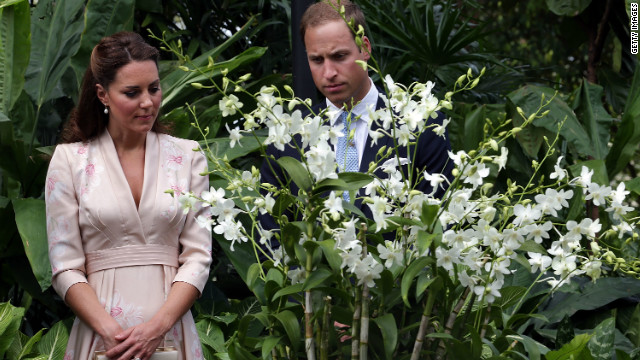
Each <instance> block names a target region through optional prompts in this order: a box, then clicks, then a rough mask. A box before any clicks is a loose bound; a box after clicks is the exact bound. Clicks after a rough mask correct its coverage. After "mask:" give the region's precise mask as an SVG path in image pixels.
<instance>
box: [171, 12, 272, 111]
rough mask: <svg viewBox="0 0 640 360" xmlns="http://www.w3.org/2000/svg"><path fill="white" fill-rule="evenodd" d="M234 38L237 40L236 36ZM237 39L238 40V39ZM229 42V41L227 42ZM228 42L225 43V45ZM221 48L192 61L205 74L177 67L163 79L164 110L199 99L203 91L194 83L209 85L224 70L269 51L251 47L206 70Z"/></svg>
mask: <svg viewBox="0 0 640 360" xmlns="http://www.w3.org/2000/svg"><path fill="white" fill-rule="evenodd" d="M245 27H246V25H245ZM232 38H235V35H234V36H233V37H232ZM232 38H230V39H229V40H231V39H232ZM235 39H236V40H237V38H235ZM229 40H227V42H228V41H229ZM227 42H225V44H226V43H227ZM223 45H224V44H223ZM223 45H221V46H223ZM221 46H219V47H216V48H213V49H211V50H209V51H207V52H206V53H204V54H202V55H200V56H198V57H197V58H195V59H193V60H192V62H193V65H194V66H197V67H200V68H201V69H202V70H206V72H205V73H200V72H199V71H195V72H193V71H192V72H185V71H183V70H180V69H178V68H177V66H176V68H175V70H174V71H173V72H171V73H169V74H167V75H165V76H164V77H163V78H162V79H161V82H162V93H163V99H162V107H163V108H165V107H166V108H168V109H173V108H176V107H179V106H182V105H184V104H185V103H186V102H190V100H191V99H193V98H194V97H195V98H197V96H198V94H200V93H201V90H198V89H196V88H194V87H193V86H192V85H191V84H192V83H194V82H199V83H204V84H206V83H209V82H210V81H211V80H212V79H214V78H217V77H220V76H221V75H222V71H223V70H225V69H226V70H228V71H229V72H231V71H233V70H235V69H236V68H238V67H242V66H246V65H248V64H250V63H252V62H254V61H256V60H257V59H259V58H260V57H262V55H264V53H265V51H266V50H267V49H266V48H261V47H251V48H249V49H247V50H245V51H244V52H242V53H241V54H239V55H236V56H234V57H233V58H231V59H229V60H226V61H219V62H217V63H215V65H214V66H213V67H212V68H210V69H206V65H207V62H208V58H209V56H211V57H212V58H214V59H215V58H216V57H217V56H218V55H219V52H220V51H221V49H220V47H221Z"/></svg>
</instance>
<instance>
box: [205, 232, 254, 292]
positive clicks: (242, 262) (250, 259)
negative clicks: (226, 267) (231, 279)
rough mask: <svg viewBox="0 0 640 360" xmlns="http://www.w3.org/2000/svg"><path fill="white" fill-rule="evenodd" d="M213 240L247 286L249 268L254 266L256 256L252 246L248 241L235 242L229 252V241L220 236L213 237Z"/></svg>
mask: <svg viewBox="0 0 640 360" xmlns="http://www.w3.org/2000/svg"><path fill="white" fill-rule="evenodd" d="M213 238H214V240H216V241H217V242H218V245H219V246H220V247H221V248H222V250H223V251H224V254H225V255H226V256H227V258H229V260H230V261H231V263H232V264H233V267H234V269H236V271H237V272H238V275H240V277H241V278H242V280H244V282H245V283H247V284H248V283H249V282H248V273H249V268H250V267H251V266H252V265H253V264H256V260H255V259H256V256H255V253H254V252H253V248H252V246H253V245H252V244H251V243H250V242H249V241H247V242H236V243H235V244H234V246H233V250H231V242H230V241H228V240H226V239H225V238H224V237H222V236H213Z"/></svg>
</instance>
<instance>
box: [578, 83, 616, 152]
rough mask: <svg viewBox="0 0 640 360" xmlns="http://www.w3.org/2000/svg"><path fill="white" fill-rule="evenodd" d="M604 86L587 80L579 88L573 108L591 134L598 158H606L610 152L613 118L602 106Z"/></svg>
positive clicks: (590, 137)
mask: <svg viewBox="0 0 640 360" xmlns="http://www.w3.org/2000/svg"><path fill="white" fill-rule="evenodd" d="M602 92H603V89H602V86H599V85H595V84H589V82H587V81H586V80H583V81H582V84H581V85H580V87H579V88H578V90H577V94H576V97H575V101H574V103H573V108H574V109H575V111H576V115H577V118H578V119H579V120H580V122H581V123H582V125H583V126H584V129H585V130H586V131H587V133H588V135H589V139H590V140H591V144H592V147H593V151H594V157H595V158H596V159H604V158H605V156H607V153H608V152H609V147H608V142H609V137H610V128H611V123H612V122H613V119H612V118H611V115H609V113H607V110H606V109H605V108H604V106H602V100H601V99H602Z"/></svg>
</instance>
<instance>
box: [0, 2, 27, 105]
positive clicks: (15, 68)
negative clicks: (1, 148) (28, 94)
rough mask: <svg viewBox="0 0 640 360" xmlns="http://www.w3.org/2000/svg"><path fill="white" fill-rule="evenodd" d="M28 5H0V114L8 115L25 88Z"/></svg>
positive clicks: (24, 3)
mask: <svg viewBox="0 0 640 360" xmlns="http://www.w3.org/2000/svg"><path fill="white" fill-rule="evenodd" d="M29 27H30V14H29V2H28V1H26V0H18V1H8V2H4V3H2V4H0V112H3V113H5V114H8V113H9V111H10V110H11V108H12V107H13V104H14V103H15V102H16V100H17V99H18V97H19V96H20V92H21V91H22V88H23V87H24V74H25V72H26V71H27V65H28V64H29V50H30V45H31V38H30V36H29V35H30V34H29Z"/></svg>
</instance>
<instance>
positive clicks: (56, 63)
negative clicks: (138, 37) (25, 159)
mask: <svg viewBox="0 0 640 360" xmlns="http://www.w3.org/2000/svg"><path fill="white" fill-rule="evenodd" d="M83 10H84V1H83V0H66V1H55V0H40V1H39V2H38V5H37V6H36V8H35V10H34V11H33V13H32V15H31V20H32V21H31V40H32V43H31V59H30V61H29V67H28V68H27V74H26V79H27V82H26V85H25V90H26V91H27V93H28V94H29V96H30V97H31V99H32V100H33V101H34V102H35V104H36V108H37V112H36V121H35V122H34V129H35V127H36V126H37V118H38V116H39V114H40V110H41V108H42V105H43V104H44V103H45V102H46V101H48V100H51V99H55V98H58V97H60V96H62V93H61V91H60V88H59V87H58V84H59V82H60V80H61V79H62V78H63V76H64V75H65V73H66V72H67V71H68V70H69V66H70V63H71V57H72V56H73V55H74V54H75V53H76V52H77V51H78V48H79V47H80V39H81V34H82V30H83V29H84V22H83V16H82V14H83ZM34 139H35V131H32V134H31V141H30V146H31V145H33V141H34Z"/></svg>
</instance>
